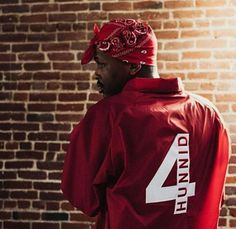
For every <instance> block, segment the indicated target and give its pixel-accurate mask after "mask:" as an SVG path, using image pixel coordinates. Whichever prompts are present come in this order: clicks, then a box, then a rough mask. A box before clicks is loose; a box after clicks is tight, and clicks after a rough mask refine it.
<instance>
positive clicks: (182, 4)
mask: <svg viewBox="0 0 236 229" xmlns="http://www.w3.org/2000/svg"><path fill="white" fill-rule="evenodd" d="M193 4H194V3H193V2H192V1H189V0H186V1H165V2H164V7H165V8H168V9H169V8H170V9H171V8H173V9H176V8H184V7H193V6H194V5H193Z"/></svg>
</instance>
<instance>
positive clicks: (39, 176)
mask: <svg viewBox="0 0 236 229" xmlns="http://www.w3.org/2000/svg"><path fill="white" fill-rule="evenodd" d="M18 176H19V177H20V178H23V179H29V180H44V179H46V177H47V174H46V172H44V171H30V173H29V171H18Z"/></svg>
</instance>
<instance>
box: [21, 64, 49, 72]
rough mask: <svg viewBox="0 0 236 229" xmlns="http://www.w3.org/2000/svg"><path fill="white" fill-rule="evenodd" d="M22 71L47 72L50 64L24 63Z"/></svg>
mask: <svg viewBox="0 0 236 229" xmlns="http://www.w3.org/2000/svg"><path fill="white" fill-rule="evenodd" d="M24 69H25V70H26V71H39V70H49V69H50V63H33V62H32V63H26V64H24Z"/></svg>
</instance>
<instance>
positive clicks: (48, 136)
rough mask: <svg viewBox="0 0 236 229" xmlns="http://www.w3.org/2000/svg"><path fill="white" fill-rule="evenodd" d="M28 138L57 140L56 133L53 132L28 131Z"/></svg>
mask: <svg viewBox="0 0 236 229" xmlns="http://www.w3.org/2000/svg"><path fill="white" fill-rule="evenodd" d="M28 139H29V140H33V141H55V140H57V133H55V132H37V133H29V134H28Z"/></svg>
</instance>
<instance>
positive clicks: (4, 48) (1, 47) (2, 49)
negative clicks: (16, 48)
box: [0, 44, 10, 52]
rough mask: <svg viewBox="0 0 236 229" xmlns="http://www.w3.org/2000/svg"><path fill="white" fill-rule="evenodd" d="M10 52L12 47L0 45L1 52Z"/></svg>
mask: <svg viewBox="0 0 236 229" xmlns="http://www.w3.org/2000/svg"><path fill="white" fill-rule="evenodd" d="M8 50H10V45H8V44H0V52H6V51H8Z"/></svg>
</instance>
